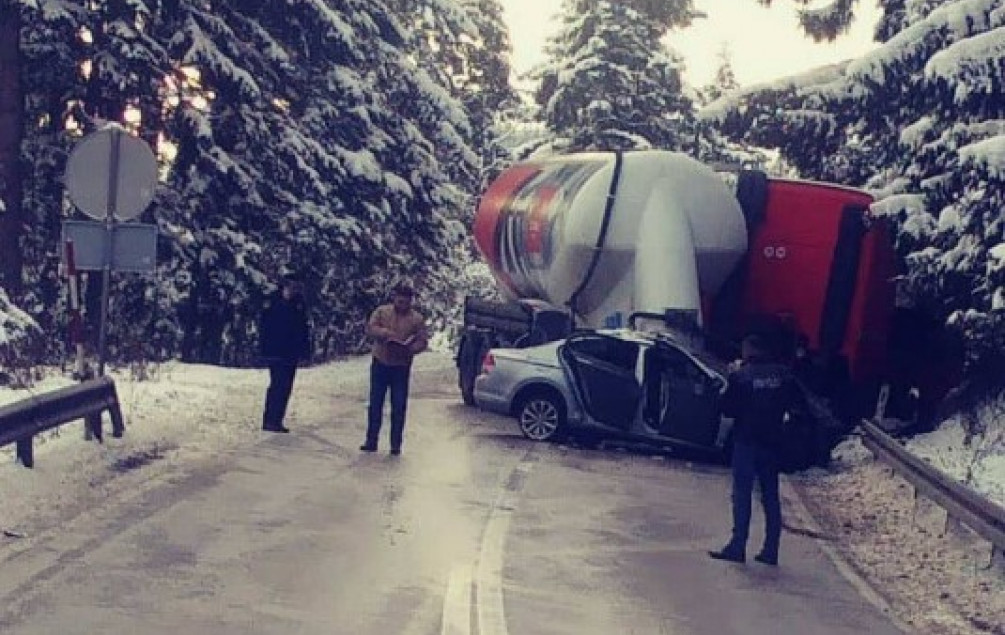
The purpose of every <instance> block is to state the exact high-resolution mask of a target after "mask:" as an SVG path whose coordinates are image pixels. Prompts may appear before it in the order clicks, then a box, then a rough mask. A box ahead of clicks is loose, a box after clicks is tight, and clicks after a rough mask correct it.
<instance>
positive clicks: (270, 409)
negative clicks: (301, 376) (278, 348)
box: [262, 361, 297, 428]
mask: <svg viewBox="0 0 1005 635" xmlns="http://www.w3.org/2000/svg"><path fill="white" fill-rule="evenodd" d="M296 374H297V363H296V362H293V361H279V362H271V363H270V364H269V389H268V391H266V393H265V414H264V415H263V416H262V426H263V427H265V428H278V427H280V426H281V425H283V418H284V417H285V416H286V405H287V404H288V403H289V402H290V393H291V392H292V391H293V378H294V377H295V376H296Z"/></svg>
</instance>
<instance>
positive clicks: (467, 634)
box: [440, 565, 474, 635]
mask: <svg viewBox="0 0 1005 635" xmlns="http://www.w3.org/2000/svg"><path fill="white" fill-rule="evenodd" d="M472 569H473V567H472V566H471V565H457V566H455V567H454V568H453V570H452V571H451V572H450V580H449V581H448V582H447V593H446V595H445V596H444V598H443V623H442V627H441V628H440V635H471V595H472V590H471V585H472V583H473V580H474V577H473V572H472Z"/></svg>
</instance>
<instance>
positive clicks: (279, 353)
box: [258, 274, 310, 432]
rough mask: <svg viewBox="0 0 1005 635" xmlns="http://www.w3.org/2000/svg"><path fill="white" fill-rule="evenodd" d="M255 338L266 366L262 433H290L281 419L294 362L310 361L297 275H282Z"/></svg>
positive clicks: (294, 369)
mask: <svg viewBox="0 0 1005 635" xmlns="http://www.w3.org/2000/svg"><path fill="white" fill-rule="evenodd" d="M258 334H259V343H260V345H261V355H262V358H263V359H264V360H265V362H266V363H267V364H268V365H269V389H268V392H266V395H265V414H264V415H263V417H262V429H263V430H266V431H268V432H289V429H288V428H287V427H286V426H284V425H283V417H285V416H286V405H287V403H289V400H290V392H291V391H292V390H293V378H294V377H295V376H296V374H297V362H299V361H300V360H306V359H308V358H309V357H310V333H309V330H308V326H307V310H306V308H305V307H304V299H303V283H302V282H301V280H300V279H299V278H298V277H297V276H296V275H293V274H287V275H285V276H284V277H283V281H282V285H281V286H280V289H279V290H278V291H276V292H275V293H273V294H272V295H271V296H270V297H269V299H268V300H266V302H265V310H264V311H263V312H262V320H261V323H260V325H259V330H258Z"/></svg>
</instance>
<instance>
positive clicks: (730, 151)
mask: <svg viewBox="0 0 1005 635" xmlns="http://www.w3.org/2000/svg"><path fill="white" fill-rule="evenodd" d="M718 60H719V66H718V68H717V69H716V73H715V77H714V79H713V81H712V82H711V83H710V84H708V85H707V86H704V87H702V88H701V89H700V90H699V91H698V100H699V104H700V105H702V106H705V105H708V104H709V103H712V102H714V101H715V100H717V99H719V98H720V97H722V96H723V95H725V94H727V93H730V92H732V91H735V90H736V89H737V88H739V85H740V84H739V82H737V80H736V75H735V73H734V72H733V61H732V56H731V54H730V51H729V46H728V45H727V44H725V43H723V45H722V47H721V48H720V49H719V52H718ZM696 128H697V132H696V137H695V138H696V140H695V145H694V148H693V150H692V152H693V154H694V156H695V158H697V159H699V160H700V161H703V162H705V163H706V164H709V165H712V166H716V167H718V168H722V169H731V170H733V169H741V168H743V169H755V168H757V169H761V168H764V166H765V165H766V164H767V163H768V160H769V157H768V156H767V155H766V154H765V153H764V151H763V150H760V149H758V148H756V147H753V146H749V145H742V144H740V143H736V142H734V141H731V140H730V139H729V138H727V137H726V136H725V135H724V134H722V133H721V132H720V131H719V130H717V129H716V128H715V127H714V126H710V125H708V124H707V123H704V122H702V121H701V120H698V122H697V124H696Z"/></svg>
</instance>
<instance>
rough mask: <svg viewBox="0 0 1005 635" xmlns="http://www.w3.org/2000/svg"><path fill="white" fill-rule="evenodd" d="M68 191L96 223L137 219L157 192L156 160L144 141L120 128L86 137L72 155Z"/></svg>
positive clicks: (72, 198) (113, 126) (105, 129)
mask: <svg viewBox="0 0 1005 635" xmlns="http://www.w3.org/2000/svg"><path fill="white" fill-rule="evenodd" d="M66 187H67V189H68V190H69V192H70V198H71V200H73V202H74V204H75V205H76V206H77V207H79V208H80V210H81V211H82V212H84V213H85V214H87V215H88V216H90V217H91V218H94V219H96V220H105V219H106V218H107V217H108V216H109V215H110V214H111V215H114V217H115V218H117V219H118V220H128V219H130V218H134V217H136V216H138V215H139V214H140V213H142V212H143V210H144V209H146V207H147V205H149V204H150V201H151V200H152V199H153V196H154V191H155V190H156V188H157V159H156V158H155V157H154V153H153V151H152V150H151V149H150V146H149V145H147V143H146V142H145V141H143V140H142V139H138V138H136V137H134V136H132V135H130V134H129V133H128V132H126V131H125V130H124V129H122V128H121V127H119V126H115V125H112V126H109V127H107V128H103V129H102V130H98V131H97V132H94V133H92V134H90V135H88V136H86V137H85V138H84V139H83V140H82V141H81V142H80V143H78V144H77V147H75V148H74V149H73V152H72V153H71V154H70V159H69V161H68V162H67V165H66Z"/></svg>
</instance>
